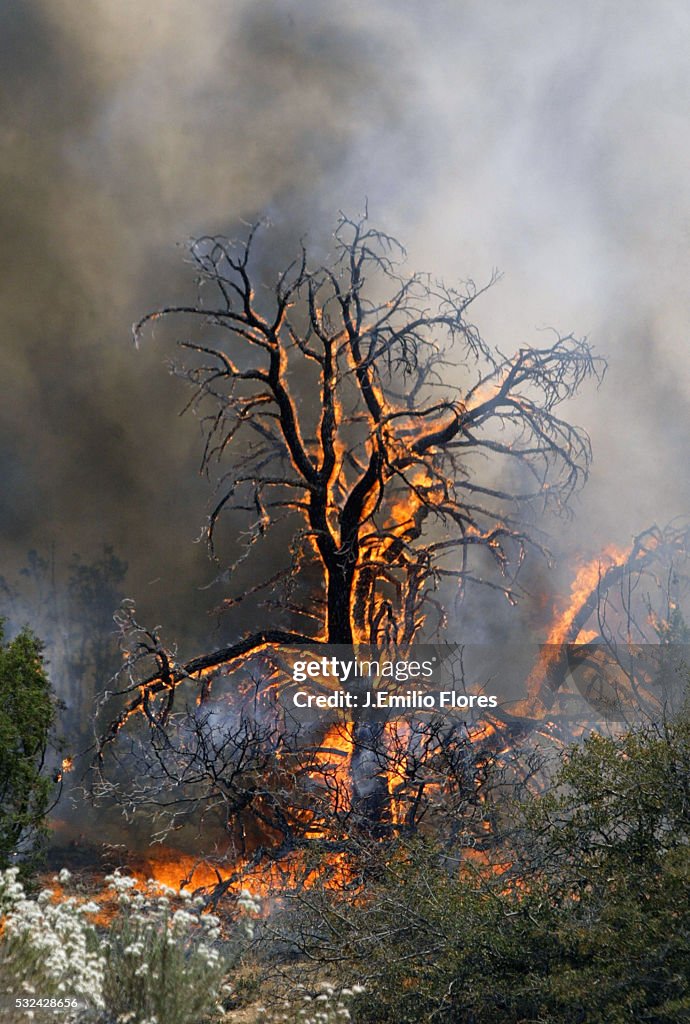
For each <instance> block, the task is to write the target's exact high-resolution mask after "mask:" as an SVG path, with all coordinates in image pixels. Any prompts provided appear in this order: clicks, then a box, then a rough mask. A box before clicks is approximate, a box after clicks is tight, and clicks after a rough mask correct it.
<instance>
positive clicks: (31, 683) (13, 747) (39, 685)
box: [0, 620, 56, 868]
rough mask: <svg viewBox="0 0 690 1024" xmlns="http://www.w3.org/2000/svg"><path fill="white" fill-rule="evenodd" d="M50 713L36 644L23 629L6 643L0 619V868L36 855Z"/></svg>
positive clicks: (48, 792) (49, 791)
mask: <svg viewBox="0 0 690 1024" xmlns="http://www.w3.org/2000/svg"><path fill="white" fill-rule="evenodd" d="M55 708H56V705H55V701H54V698H53V693H52V690H51V687H50V683H49V681H48V676H47V673H46V667H45V663H44V660H43V645H42V643H41V641H40V640H38V638H37V637H35V636H34V635H33V633H31V631H30V630H28V629H24V630H22V631H21V632H20V633H19V634H18V636H16V637H15V639H14V640H11V641H8V640H6V638H5V631H4V624H3V622H2V620H0V868H4V867H7V866H8V864H10V863H11V862H13V861H15V860H17V859H21V860H23V861H30V860H31V859H32V858H34V857H35V856H36V855H37V854H38V852H39V850H40V847H41V842H42V839H43V838H44V835H45V826H44V819H45V815H46V812H47V810H48V808H49V805H50V801H51V797H52V795H53V789H54V781H53V778H52V777H51V774H50V771H49V769H48V767H47V765H46V755H47V751H48V744H49V738H50V732H51V727H52V725H53V721H54V718H55Z"/></svg>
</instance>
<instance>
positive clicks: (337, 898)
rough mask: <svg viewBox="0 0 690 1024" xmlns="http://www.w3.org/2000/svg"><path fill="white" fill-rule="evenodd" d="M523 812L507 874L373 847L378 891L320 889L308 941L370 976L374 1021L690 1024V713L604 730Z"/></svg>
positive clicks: (341, 968)
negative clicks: (621, 732)
mask: <svg viewBox="0 0 690 1024" xmlns="http://www.w3.org/2000/svg"><path fill="white" fill-rule="evenodd" d="M515 813H516V816H517V825H518V827H517V828H516V832H515V835H514V837H513V841H514V848H513V849H512V850H510V851H507V850H504V851H503V852H502V853H501V854H500V856H499V858H498V859H502V860H503V861H504V862H507V861H510V866H507V863H504V866H503V867H502V868H501V867H499V866H498V865H494V866H493V870H491V869H490V866H489V865H482V864H481V861H478V860H476V859H475V861H471V860H465V861H464V866H461V865H462V864H463V861H462V852H460V856H459V859H458V860H456V861H454V862H453V861H452V860H450V859H449V856H448V851H447V850H444V849H442V848H441V847H440V845H438V844H434V843H433V842H431V841H424V840H421V839H418V840H416V841H414V842H409V843H402V842H401V843H400V844H399V845H398V846H397V848H396V849H392V848H391V847H390V846H389V847H388V848H386V847H385V846H384V845H383V844H379V845H378V850H377V848H376V844H372V848H371V850H370V851H369V852H368V854H367V874H366V887H365V888H364V889H363V890H362V891H361V892H359V893H358V894H357V896H356V898H355V899H353V898H352V897H351V894H348V893H347V892H345V891H344V892H342V893H340V894H332V893H328V892H327V891H325V890H324V891H323V892H321V893H317V892H310V893H308V894H306V895H305V896H304V898H303V899H301V900H300V901H299V902H300V907H299V909H298V911H297V912H296V914H295V916H294V920H293V922H292V925H291V927H292V936H293V941H294V942H295V943H296V945H297V947H298V949H300V950H301V951H302V952H303V953H306V954H307V955H308V957H310V958H315V959H316V962H317V963H319V962H320V963H321V964H322V965H326V964H328V965H329V970H330V971H332V970H333V969H334V967H335V968H336V969H337V971H338V973H339V980H340V982H341V983H342V984H352V983H353V982H359V983H362V984H364V985H365V987H366V997H361V998H359V999H358V1000H357V1001H356V1002H355V1004H354V1006H353V1015H354V1017H355V1019H356V1020H357V1021H358V1022H361V1024H365V1022H371V1024H417V1022H418V1021H420V1020H428V1021H434V1022H435V1024H461V1022H463V1024H464V1022H468V1024H469V1022H471V1024H511V1022H512V1024H526V1022H547V1021H548V1022H550V1024H581V1022H584V1021H586V1022H587V1024H596V1022H602V1024H604V1022H606V1024H629V1022H633V1021H648V1022H653V1024H672V1022H674V1024H677V1022H681V1021H684V1022H687V1021H688V1020H690V899H689V896H690V728H689V727H688V724H687V722H686V721H679V722H676V723H675V724H673V725H669V726H665V727H663V728H648V729H642V730H637V731H634V732H631V733H629V734H628V735H626V736H623V737H620V738H618V739H611V738H608V739H607V738H602V737H600V736H592V737H591V738H590V739H588V740H587V741H586V742H585V743H584V745H583V746H582V747H580V748H573V749H572V750H570V751H568V752H566V753H565V754H564V757H563V763H562V767H561V770H560V772H559V773H558V775H557V777H556V779H555V785H554V789H553V790H552V791H551V793H549V794H548V795H546V796H541V797H534V798H532V799H530V800H528V801H527V802H526V804H525V805H524V807H522V808H516V811H515ZM518 840H519V842H518ZM362 877H364V875H362Z"/></svg>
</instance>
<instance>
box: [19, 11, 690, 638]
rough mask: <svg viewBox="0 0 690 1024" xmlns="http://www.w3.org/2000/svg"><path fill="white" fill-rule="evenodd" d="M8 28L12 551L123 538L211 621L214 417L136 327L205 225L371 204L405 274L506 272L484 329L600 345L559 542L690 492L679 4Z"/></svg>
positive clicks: (660, 517)
mask: <svg viewBox="0 0 690 1024" xmlns="http://www.w3.org/2000/svg"><path fill="white" fill-rule="evenodd" d="M0 48H1V49H2V67H3V83H2V92H1V94H0V134H1V138H2V167H1V169H0V174H1V177H0V187H1V189H2V201H1V204H0V211H1V212H0V218H1V222H0V224H1V232H0V237H1V238H2V258H3V267H2V274H1V275H0V292H1V295H2V318H1V319H0V336H1V342H0V344H1V349H0V357H1V360H2V365H1V367H0V380H2V393H3V397H2V402H0V430H1V432H2V433H1V438H0V473H1V478H2V492H3V493H2V506H1V510H0V523H1V544H2V552H1V555H2V563H1V565H0V572H2V573H3V574H6V575H7V574H9V575H11V574H12V573H13V572H15V571H16V569H17V568H18V567H19V566H21V565H22V564H23V562H24V561H25V557H26V552H27V550H28V549H29V548H32V547H33V548H38V549H40V550H42V551H47V550H49V549H50V547H51V545H53V546H54V550H55V553H56V555H55V557H56V563H57V565H58V567H59V566H60V565H61V564H64V562H65V561H66V560H67V559H69V556H70V555H71V554H72V552H74V551H78V552H80V553H81V554H82V555H83V557H85V558H89V557H91V555H92V554H93V553H97V552H98V551H99V550H100V547H101V545H102V543H103V542H104V541H105V542H109V543H112V544H113V545H114V546H115V550H116V552H117V554H118V555H119V556H120V557H121V558H123V559H125V560H126V561H127V562H128V563H129V566H130V569H129V576H128V579H127V587H126V589H127V592H128V593H129V594H130V595H131V596H132V597H134V598H135V599H136V600H137V602H138V604H139V605H140V606H141V615H142V618H143V619H144V620H146V621H149V622H154V623H161V624H163V625H164V626H165V627H166V630H167V631H168V634H169V635H171V636H175V635H176V636H179V637H181V638H182V640H183V641H184V640H185V639H186V638H187V639H188V638H192V640H191V641H190V642H192V643H197V642H202V639H203V634H204V632H208V631H210V629H211V624H209V623H207V618H206V608H207V607H208V606H209V605H210V604H211V603H212V602H213V600H217V599H218V598H219V597H220V596H221V595H220V594H218V593H212V592H209V591H200V590H199V589H198V588H199V586H200V585H201V584H203V583H205V582H207V580H208V579H209V578H210V576H211V571H210V568H209V566H208V563H207V561H206V555H205V551H204V549H203V547H202V545H199V544H195V543H194V540H195V539H196V538H197V537H198V535H199V529H200V526H201V523H202V521H203V519H204V516H205V513H206V511H207V499H208V496H209V492H208V487H207V484H206V483H205V482H204V481H203V480H200V479H199V477H198V475H197V464H198V457H199V454H200V444H199V432H198V427H197V425H196V423H195V422H194V420H193V419H191V418H184V419H179V418H178V415H177V414H178V412H179V411H180V409H181V408H182V406H183V405H184V403H185V401H186V399H187V397H188V396H187V393H186V391H185V388H184V387H183V385H182V384H181V383H180V382H179V381H175V380H174V379H172V378H170V377H169V376H168V374H167V373H166V370H165V366H164V364H165V360H166V359H167V358H169V357H170V356H171V354H172V353H171V352H170V351H169V350H166V349H165V348H164V346H163V345H162V344H159V343H156V341H155V340H153V341H148V342H147V343H146V344H145V345H144V346H143V348H142V349H141V350H140V351H139V352H136V351H135V350H134V348H133V346H132V344H131V338H130V325H131V323H132V322H133V321H134V320H135V319H137V318H138V317H139V316H140V315H142V314H143V313H144V312H146V311H147V310H150V309H153V308H155V307H156V306H158V305H160V304H163V303H166V302H177V301H183V300H184V299H185V297H189V295H190V294H191V290H192V287H193V280H192V272H191V270H190V268H189V266H188V265H186V264H185V250H184V246H185V243H186V241H187V240H188V239H189V238H190V237H192V236H194V235H197V234H199V233H202V232H218V231H223V230H233V228H234V227H235V225H236V224H237V222H238V220H239V219H240V218H243V219H245V220H252V219H254V218H255V217H257V216H260V215H264V214H268V215H270V216H271V218H272V219H273V220H274V221H275V222H276V223H277V224H278V225H279V226H281V227H282V228H283V229H286V230H287V229H292V230H294V232H295V234H302V233H304V232H306V233H308V235H309V236H310V237H311V238H313V239H314V240H315V241H318V240H320V239H323V238H325V237H327V235H328V232H329V231H330V230H331V229H332V226H333V223H334V219H335V215H336V213H337V210H338V208H343V209H345V210H347V211H350V212H358V211H359V210H360V209H361V207H362V204H363V201H364V197H365V196H367V197H368V200H369V208H370V212H371V214H372V218H373V220H374V221H375V222H376V223H378V224H380V225H381V226H383V227H385V228H386V230H388V231H390V232H392V233H394V234H396V235H397V236H398V237H399V238H401V239H402V240H403V241H404V242H405V243H406V245H407V248H408V250H409V253H410V266H411V268H412V269H429V270H431V271H433V272H435V273H436V274H438V275H442V276H444V277H445V278H447V279H453V278H454V277H461V278H466V277H468V276H472V277H473V278H474V279H475V280H477V281H478V282H482V281H484V280H485V279H486V278H488V276H489V274H490V273H491V270H492V268H493V267H498V268H499V269H500V270H501V271H503V273H504V279H503V281H502V282H501V283H500V284H499V285H498V286H497V287H496V288H495V289H494V290H493V291H492V292H491V293H490V294H489V295H488V296H486V298H484V299H483V300H482V303H481V306H479V307H477V310H476V316H477V317H478V319H479V323H480V326H481V327H482V329H483V330H484V333H485V335H486V336H487V337H488V338H489V339H490V340H493V341H495V342H496V343H497V344H499V345H500V346H501V347H503V348H504V349H511V348H513V347H514V346H517V345H518V344H520V343H523V342H525V341H527V342H530V341H535V340H537V339H538V337H539V336H538V331H539V329H541V328H543V327H545V326H556V327H558V328H559V329H560V330H562V331H564V332H568V331H573V332H574V333H576V334H581V335H582V334H587V335H588V336H589V337H590V339H591V340H592V341H593V343H594V345H595V346H596V348H597V350H598V351H599V352H601V353H603V354H605V355H606V356H607V357H608V359H609V362H610V372H609V375H608V377H607V378H606V381H605V383H604V386H603V387H602V388H601V390H600V391H599V392H598V393H597V392H595V391H594V390H590V391H588V392H587V393H586V394H585V396H584V397H583V398H582V399H581V400H579V401H578V403H577V405H576V406H574V407H573V408H572V410H571V413H570V415H571V416H572V417H573V418H574V419H575V420H576V421H578V422H580V423H582V424H583V425H585V426H586V427H587V428H588V429H589V431H590V433H591V436H592V441H593V444H594V449H595V455H596V461H595V465H594V469H593V474H592V479H591V482H590V485H589V487H588V489H587V491H586V492H585V493H584V494H583V496H582V497H581V498H580V499H579V500H578V501H577V502H576V506H575V507H576V512H577V519H576V521H575V522H574V524H573V525H572V526H570V527H567V528H564V527H563V526H561V525H559V526H558V537H559V542H560V543H561V546H562V548H563V550H566V551H569V552H571V553H572V552H574V553H583V554H584V553H590V554H591V553H593V552H595V551H596V550H597V548H598V547H599V546H600V545H602V544H604V543H606V542H608V541H610V540H613V541H617V542H619V543H626V542H627V541H628V539H629V537H630V535H631V534H632V533H633V532H635V531H637V530H639V529H640V528H642V527H644V526H647V525H649V523H650V522H652V521H654V520H656V521H658V522H665V521H666V520H667V519H669V518H670V517H671V516H673V515H676V514H679V513H683V512H687V511H688V510H690V474H688V471H687V444H688V438H689V437H690V351H689V349H688V343H687V324H688V322H689V319H690V318H689V315H688V314H689V313H690V309H689V308H688V307H689V304H690V303H689V300H688V289H687V285H688V263H689V260H688V246H689V243H690V188H689V187H688V175H689V173H690V136H689V125H688V109H689V101H690V62H689V61H688V59H687V54H688V52H689V50H690V6H688V5H687V4H686V3H684V2H683V0H666V2H663V0H635V2H629V3H621V2H620V0H617V2H606V0H583V2H581V3H579V4H563V3H554V2H553V0H526V2H523V3H521V4H515V3H514V2H507V0H505V2H504V0H493V2H491V3H487V2H486V0H455V2H450V0H448V2H434V0H429V2H427V3H424V4H422V3H412V2H404V0H402V2H401V0H395V2H393V0H390V2H389V0H367V2H366V3H359V2H352V0H346V2H340V3H337V4H336V3H329V2H323V0H265V2H264V0H260V2H259V0H253V2H252V0H232V2H231V0H225V2H221V0H146V2H145V3H142V2H141V0H89V2H88V3H84V2H83V0H25V2H24V3H21V4H19V3H16V2H15V0H4V2H2V3H0ZM564 578H565V579H567V572H566V573H565V574H564ZM204 642H205V641H204ZM190 653H191V652H190Z"/></svg>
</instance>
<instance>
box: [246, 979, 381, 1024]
mask: <svg viewBox="0 0 690 1024" xmlns="http://www.w3.org/2000/svg"><path fill="white" fill-rule="evenodd" d="M362 992H364V989H363V988H362V986H361V985H353V987H352V988H343V989H337V988H335V987H334V986H333V985H330V984H329V983H328V982H326V981H324V982H322V983H321V984H320V985H319V986H318V988H317V991H316V994H314V993H313V992H309V991H308V990H307V989H306V988H304V987H303V986H301V987H298V988H297V989H296V991H295V993H294V995H293V996H292V997H291V998H289V999H285V1000H283V1001H282V1002H281V1003H280V1004H279V1005H278V1006H275V1007H271V1008H270V1009H267V1008H266V1007H264V1006H260V1007H259V1009H258V1016H257V1020H258V1021H259V1022H260V1024H348V1022H349V1021H351V1020H352V1016H351V1014H350V1011H349V1009H348V1003H349V1002H350V1000H351V999H352V998H353V996H358V995H361V994H362Z"/></svg>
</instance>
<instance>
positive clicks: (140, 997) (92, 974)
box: [0, 868, 260, 1024]
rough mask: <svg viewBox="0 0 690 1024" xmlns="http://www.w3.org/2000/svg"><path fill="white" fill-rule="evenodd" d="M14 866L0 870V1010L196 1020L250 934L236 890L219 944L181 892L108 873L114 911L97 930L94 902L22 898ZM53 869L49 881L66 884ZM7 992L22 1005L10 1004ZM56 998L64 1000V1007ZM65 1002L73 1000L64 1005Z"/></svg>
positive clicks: (214, 999)
mask: <svg viewBox="0 0 690 1024" xmlns="http://www.w3.org/2000/svg"><path fill="white" fill-rule="evenodd" d="M17 874H18V872H17V869H16V868H10V869H9V870H7V871H5V872H0V922H1V924H0V1011H2V1012H0V1017H2V1020H3V1022H7V1024H14V1022H15V1021H26V1020H27V1019H29V1020H33V1021H34V1022H42V1021H44V1020H45V1021H48V1020H55V1019H56V1015H55V1012H54V1009H55V1007H56V1001H58V1000H62V1003H63V1005H62V1007H61V1008H60V1011H59V1019H60V1020H61V1021H64V1022H65V1024H69V1022H79V1024H81V1022H84V1024H86V1022H91V1021H93V1022H99V1024H100V1022H103V1024H198V1022H199V1021H200V1020H202V1019H204V1018H207V1017H209V1016H211V1015H214V1014H215V1013H216V1011H217V1010H219V1007H218V1002H219V1000H220V999H221V998H222V996H223V995H224V994H225V993H227V992H229V991H230V989H229V986H227V985H225V984H224V981H225V978H226V975H227V972H228V970H229V968H230V966H231V962H230V960H231V958H230V957H229V956H228V949H229V948H231V947H232V948H233V950H234V955H233V958H234V957H236V956H237V953H238V950H239V948H241V946H242V945H243V944H244V943H246V940H247V938H251V935H252V931H253V922H252V915H255V914H256V913H257V912H258V911H259V909H260V904H259V903H258V901H257V900H256V898H255V897H253V896H251V894H250V893H248V892H246V891H243V892H242V893H241V895H240V898H239V900H238V906H239V908H240V911H241V914H242V916H241V918H240V921H239V925H238V928H237V934H236V936H235V941H234V943H231V944H224V946H223V947H222V948H223V952H222V953H221V946H220V943H219V938H220V932H219V921H218V918H217V917H214V916H212V915H209V914H203V913H202V901H201V900H199V899H194V898H193V897H192V896H191V895H190V894H188V893H184V892H180V893H178V892H177V891H175V890H172V889H168V888H167V887H164V886H159V885H157V884H156V883H154V882H149V884H148V886H147V887H146V889H145V890H144V891H139V890H138V889H137V887H136V881H135V880H134V879H133V878H130V877H128V876H126V875H121V874H119V873H115V874H113V875H109V876H108V877H107V878H106V883H107V886H108V889H107V892H106V893H104V894H103V895H107V896H108V897H110V898H111V899H114V900H115V902H116V907H117V909H116V912H115V914H114V916H113V919H112V921H111V922H110V924H109V927H108V928H107V929H99V928H98V927H97V926H96V924H95V923H94V920H93V916H94V914H95V913H96V912H98V911H99V910H100V909H101V908H99V906H98V905H97V904H96V903H95V902H92V901H89V902H87V903H84V902H80V901H79V900H77V899H76V898H75V897H73V896H70V897H64V898H60V899H59V900H57V901H56V900H55V899H54V894H53V892H52V891H51V890H44V891H43V892H41V893H40V894H39V895H38V896H37V897H36V898H35V899H34V898H29V897H28V896H27V895H26V893H25V891H24V889H23V886H22V885H21V883H20V882H19V881H18V880H17ZM69 877H70V876H69V872H67V871H62V872H61V873H60V875H59V876H57V878H56V881H59V882H60V884H61V885H65V884H67V883H68V882H69ZM17 999H24V1000H25V1003H26V1004H30V1003H31V1001H32V1000H33V1001H34V1003H35V1002H36V1001H39V1002H40V1003H43V1004H45V1003H50V1001H51V1000H52V1004H51V1005H48V1006H45V1005H38V1006H36V1005H34V1006H31V1005H25V1006H19V1007H16V1006H15V1001H16V1000H17ZM65 1002H68V1003H69V1005H68V1006H65ZM72 1004H75V1005H72Z"/></svg>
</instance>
